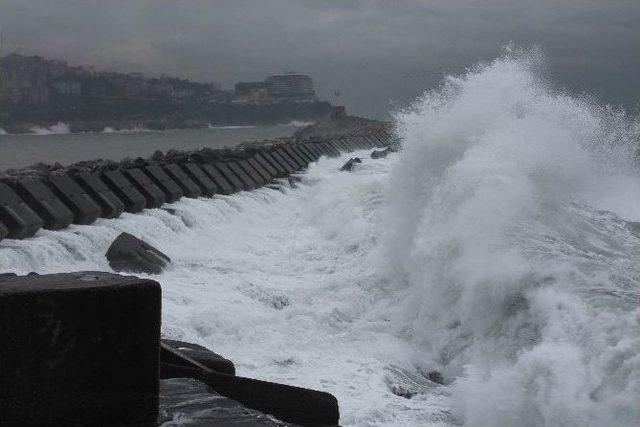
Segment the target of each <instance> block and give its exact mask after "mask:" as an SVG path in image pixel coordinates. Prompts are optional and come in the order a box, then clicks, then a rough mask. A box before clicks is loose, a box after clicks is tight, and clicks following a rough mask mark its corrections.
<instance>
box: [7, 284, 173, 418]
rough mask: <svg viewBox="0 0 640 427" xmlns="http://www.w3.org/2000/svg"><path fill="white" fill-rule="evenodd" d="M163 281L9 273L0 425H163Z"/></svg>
mask: <svg viewBox="0 0 640 427" xmlns="http://www.w3.org/2000/svg"><path fill="white" fill-rule="evenodd" d="M160 304H161V290H160V285H159V284H158V283H156V282H154V281H152V280H146V279H138V278H137V277H132V276H117V275H115V274H109V273H98V272H80V273H66V274H52V275H44V276H39V275H28V276H13V275H0V313H1V314H0V317H1V318H2V324H3V327H2V328H0V341H1V342H2V346H1V347H0V360H2V374H0V376H1V378H2V381H0V408H1V411H0V424H1V425H3V426H4V425H6V426H54V425H55V426H72V425H74V426H81V425H82V426H94V425H122V426H125V425H127V426H132V425H136V426H138V425H139V426H142V425H145V426H146V425H156V423H155V422H156V419H157V417H158V385H159V383H158V381H159V354H158V353H159V352H158V349H159V345H160V319H161V317H160V314H161V313H160Z"/></svg>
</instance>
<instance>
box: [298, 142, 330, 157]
mask: <svg viewBox="0 0 640 427" xmlns="http://www.w3.org/2000/svg"><path fill="white" fill-rule="evenodd" d="M303 147H305V148H306V149H307V150H308V151H309V152H311V154H313V155H314V156H315V159H316V160H318V159H319V158H320V157H322V156H323V155H324V154H325V153H324V151H323V150H321V149H320V146H319V145H318V144H313V143H310V144H304V145H303Z"/></svg>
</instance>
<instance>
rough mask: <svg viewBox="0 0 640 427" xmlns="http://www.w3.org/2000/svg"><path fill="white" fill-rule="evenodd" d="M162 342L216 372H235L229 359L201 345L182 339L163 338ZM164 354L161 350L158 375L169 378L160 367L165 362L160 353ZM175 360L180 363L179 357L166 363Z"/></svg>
mask: <svg viewBox="0 0 640 427" xmlns="http://www.w3.org/2000/svg"><path fill="white" fill-rule="evenodd" d="M162 343H164V344H166V345H168V346H170V347H171V348H173V349H175V350H177V351H179V352H181V353H183V354H185V355H187V356H189V357H190V358H192V359H194V360H196V361H198V362H200V363H202V364H203V365H204V366H206V367H207V368H209V369H213V370H214V371H216V372H220V373H222V374H227V375H235V374H236V367H235V365H234V364H233V362H232V361H231V360H229V359H225V358H224V357H222V356H220V355H219V354H217V353H214V352H213V351H211V350H209V349H208V348H206V347H203V346H201V345H197V344H191V343H187V342H182V341H174V340H164V339H163V340H162ZM164 354H166V353H163V352H161V353H160V375H161V376H162V377H164V378H170V377H171V376H168V375H167V376H164V375H162V368H163V366H162V365H164V364H165V361H164V360H163V359H162V355H164ZM176 361H177V362H178V363H180V360H179V359H172V360H170V361H168V362H173V363H167V364H170V365H171V364H175V363H176ZM182 366H185V365H184V364H182Z"/></svg>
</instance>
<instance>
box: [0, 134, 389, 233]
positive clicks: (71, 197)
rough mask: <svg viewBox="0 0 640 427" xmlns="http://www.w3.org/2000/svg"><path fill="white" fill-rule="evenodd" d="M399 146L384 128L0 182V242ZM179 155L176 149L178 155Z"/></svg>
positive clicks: (209, 194) (240, 188) (263, 181)
mask: <svg viewBox="0 0 640 427" xmlns="http://www.w3.org/2000/svg"><path fill="white" fill-rule="evenodd" d="M392 144H397V141H396V140H395V138H394V137H393V135H391V134H390V133H389V132H387V131H376V132H368V133H364V134H356V135H350V136H344V135H342V136H333V137H327V138H310V139H308V140H303V141H286V142H283V143H276V144H265V145H261V146H257V145H256V146H253V147H249V148H248V149H246V150H239V151H237V152H233V153H231V154H227V152H228V151H229V150H226V151H225V150H209V151H206V152H205V153H204V154H203V153H202V152H195V153H191V154H189V153H182V154H181V155H178V156H176V155H175V153H174V154H172V155H173V157H171V156H170V154H171V152H170V153H167V155H166V156H164V158H162V159H156V158H155V155H154V157H152V158H150V159H149V160H144V159H136V160H137V162H136V163H134V164H123V163H121V164H115V168H114V167H113V162H112V164H111V165H110V166H109V167H106V168H99V167H97V168H95V170H93V171H87V170H75V169H73V168H70V170H66V171H63V173H58V172H57V171H56V173H49V174H46V173H45V174H42V175H40V176H36V177H34V176H28V177H20V176H19V177H17V178H13V177H11V179H3V180H2V181H0V240H1V239H3V238H14V239H22V238H26V237H31V236H33V235H34V234H35V233H36V232H37V231H38V230H39V229H40V228H48V229H52V230H58V229H62V228H65V227H67V226H69V225H70V224H71V223H75V224H91V223H92V222H94V221H95V220H96V219H97V218H98V217H102V218H117V217H118V216H120V215H121V214H122V212H124V211H126V212H131V213H135V212H140V211H141V210H142V209H145V208H147V209H149V208H159V207H161V206H162V205H164V203H173V202H175V201H177V200H179V199H180V198H182V197H185V196H186V197H192V198H196V197H203V196H204V197H212V196H214V195H216V194H232V193H234V192H238V191H243V190H245V191H249V190H253V189H255V188H259V187H262V186H265V185H268V184H269V183H271V182H272V181H273V180H274V179H277V178H285V177H287V176H289V175H290V174H292V173H295V172H296V171H300V170H302V169H304V168H306V167H307V166H308V165H309V163H312V162H314V161H316V160H318V159H319V158H320V157H322V156H329V157H337V156H340V154H341V153H345V152H352V151H355V150H362V149H374V148H380V147H386V146H388V145H392ZM177 153H180V152H177Z"/></svg>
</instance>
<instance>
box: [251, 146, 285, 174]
mask: <svg viewBox="0 0 640 427" xmlns="http://www.w3.org/2000/svg"><path fill="white" fill-rule="evenodd" d="M253 158H254V159H255V160H256V162H258V163H260V166H262V169H264V170H265V171H266V172H267V173H268V174H269V176H270V177H271V178H275V177H277V176H280V171H278V169H276V168H275V166H273V165H272V164H271V163H269V161H268V160H267V159H265V158H264V156H263V154H262V153H260V152H258V153H256V155H255V156H254V157H253ZM283 173H286V172H283Z"/></svg>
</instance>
